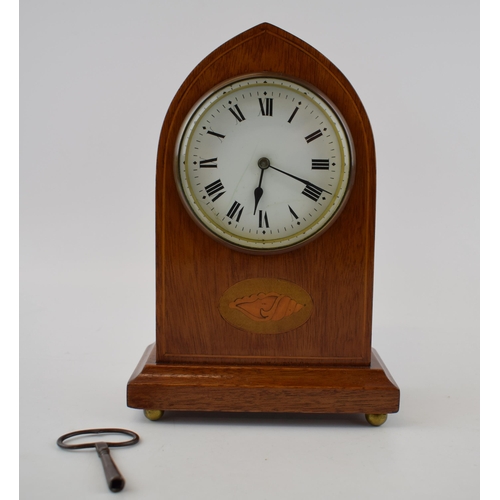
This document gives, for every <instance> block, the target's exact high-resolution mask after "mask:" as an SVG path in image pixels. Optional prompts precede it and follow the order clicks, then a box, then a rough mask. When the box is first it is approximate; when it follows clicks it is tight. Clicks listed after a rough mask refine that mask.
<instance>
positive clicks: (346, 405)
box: [127, 344, 399, 414]
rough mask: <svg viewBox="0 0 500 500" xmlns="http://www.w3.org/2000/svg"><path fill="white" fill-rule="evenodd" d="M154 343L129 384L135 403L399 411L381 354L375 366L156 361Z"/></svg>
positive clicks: (231, 408) (185, 408)
mask: <svg viewBox="0 0 500 500" xmlns="http://www.w3.org/2000/svg"><path fill="white" fill-rule="evenodd" d="M155 357H156V356H155V344H152V345H150V346H149V347H148V348H147V349H146V352H145V353H144V355H143V357H142V359H141V361H140V362H139V365H138V366H137V368H136V370H135V371H134V373H133V374H132V377H131V378H130V380H129V382H128V385H127V405H128V406H129V407H131V408H139V409H155V410H167V411H221V412H291V413H365V414H386V413H395V412H397V411H398V410H399V388H398V387H397V385H396V384H395V382H394V381H393V380H392V378H391V376H390V374H389V372H388V371H387V369H386V368H385V366H384V365H383V363H382V361H381V360H380V358H379V356H378V354H377V353H376V351H375V350H372V363H371V366H370V367H345V366H344V367H296V366H294V367H289V366H286V367H285V366H225V365H218V366H210V365H208V366H207V365H170V364H164V363H156V361H155Z"/></svg>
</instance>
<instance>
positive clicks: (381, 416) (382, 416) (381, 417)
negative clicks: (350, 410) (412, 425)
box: [365, 413, 387, 427]
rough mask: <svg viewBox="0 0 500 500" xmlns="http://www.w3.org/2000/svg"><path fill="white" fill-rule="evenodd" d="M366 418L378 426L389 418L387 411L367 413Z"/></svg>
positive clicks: (371, 423)
mask: <svg viewBox="0 0 500 500" xmlns="http://www.w3.org/2000/svg"><path fill="white" fill-rule="evenodd" d="M365 418H366V421H367V422H368V423H369V424H370V425H373V426H375V427H378V426H379V425H382V424H383V423H384V422H385V421H386V420H387V413H378V414H372V413H367V414H366V415H365Z"/></svg>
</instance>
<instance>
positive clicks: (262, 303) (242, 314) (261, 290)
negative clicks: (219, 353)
mask: <svg viewBox="0 0 500 500" xmlns="http://www.w3.org/2000/svg"><path fill="white" fill-rule="evenodd" d="M219 312H220V314H221V316H222V317H223V318H224V320H226V321H227V322H228V323H229V324H231V325H232V326H234V327H236V328H238V329H240V330H244V331H247V332H251V333H264V334H265V333H267V334H277V333H285V332H289V331H292V330H295V329H296V328H299V327H300V326H302V325H303V324H304V323H305V322H306V321H307V320H308V319H309V318H310V317H311V314H312V312H313V303H312V299H311V296H310V295H309V294H308V293H307V292H306V291H305V290H304V289H303V288H302V287H300V286H299V285H297V284H295V283H292V282H290V281H286V280H281V279H275V278H251V279H247V280H243V281H240V282H238V283H235V284H234V285H233V286H231V287H230V288H228V289H227V290H226V291H225V292H224V294H223V295H222V297H221V298H220V301H219Z"/></svg>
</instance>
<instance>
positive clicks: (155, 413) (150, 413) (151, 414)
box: [144, 410, 165, 421]
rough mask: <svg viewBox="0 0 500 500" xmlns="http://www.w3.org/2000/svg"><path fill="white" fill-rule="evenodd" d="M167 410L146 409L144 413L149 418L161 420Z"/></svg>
mask: <svg viewBox="0 0 500 500" xmlns="http://www.w3.org/2000/svg"><path fill="white" fill-rule="evenodd" d="M164 413H165V412H164V411H163V410H144V415H145V417H146V418H147V419H149V420H153V421H154V420H160V418H161V417H163V414H164Z"/></svg>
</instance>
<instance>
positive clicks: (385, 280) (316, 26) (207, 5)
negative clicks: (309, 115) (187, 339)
mask: <svg viewBox="0 0 500 500" xmlns="http://www.w3.org/2000/svg"><path fill="white" fill-rule="evenodd" d="M478 7H479V5H478V2H475V1H472V0H469V1H465V0H421V1H420V2H409V1H401V0H379V1H373V0H363V1H362V0H351V1H349V2H346V1H339V0H328V1H327V0H324V1H321V0H307V1H304V2H299V1H297V0H295V1H293V2H291V1H288V2H285V1H278V0H254V1H253V2H234V1H233V2H229V1H225V0H212V1H205V2H202V1H200V0H197V1H195V0H184V1H183V2H172V1H163V2H162V1H130V0H128V1H123V0H121V1H118V0H108V1H102V0H99V1H97V0H86V1H80V2H77V1H62V0H61V1H54V0H45V1H43V2H40V1H36V0H24V1H23V2H22V4H21V40H20V55H21V68H20V69H21V72H20V74H21V85H20V92H21V108H20V120H21V125H20V141H21V157H20V163H21V175H20V187H21V206H20V221H21V234H20V247H21V248H20V250H21V252H20V256H21V281H20V285H21V295H20V307H21V324H20V327H21V337H20V368H21V371H20V389H21V404H20V434H21V439H20V492H21V498H22V499H25V500H31V499H56V500H58V499H63V498H72V499H74V500H78V499H89V498H108V497H109V495H111V493H110V492H109V491H108V490H107V488H106V485H105V482H104V478H103V474H102V470H101V464H100V461H99V459H98V457H97V454H95V453H94V452H65V451H62V450H60V449H58V448H57V446H56V444H55V441H56V439H57V437H58V436H59V435H61V434H63V433H66V432H69V431H72V430H75V429H80V428H91V427H98V426H113V427H125V428H130V429H133V430H135V431H137V432H138V433H139V434H140V435H141V438H142V440H141V442H140V444H138V445H137V446H135V447H132V448H127V449H125V448H124V449H118V450H116V451H114V452H113V456H114V459H115V461H116V462H117V464H118V466H119V468H120V469H121V471H122V472H123V474H124V475H125V477H126V479H127V486H126V489H125V490H124V491H123V492H122V493H120V495H121V498H123V499H124V500H126V499H127V498H130V499H144V498H171V499H175V500H178V499H181V500H184V499H186V500H196V499H204V500H210V499H217V500H225V499H252V500H254V499H258V500H260V499H270V500H271V499H272V500H281V499H287V500H294V499H301V500H302V499H304V498H311V499H321V500H322V499H331V498H338V499H343V500H357V499H360V498H370V499H379V498H380V499H382V498H384V499H391V500H392V499H394V500H396V499H397V500H400V499H405V500H412V499H419V500H420V499H421V498H428V499H439V500H441V499H454V500H462V499H463V500H471V499H475V498H478V497H479V451H478V450H479V437H478V434H479V433H478V427H479V402H478V401H479V390H478V383H479V339H478V328H479V327H478V323H479V319H478V318H479V297H478V296H479V294H478V290H479V278H478V268H479V264H478V263H479V224H478V213H479V208H478V207H479V132H478V130H479V79H478V74H479V57H478V52H479V9H478ZM264 21H267V22H271V23H273V24H275V25H277V26H279V27H281V28H283V29H285V30H287V31H289V32H291V33H293V34H294V35H296V36H298V37H299V38H302V39H303V40H305V41H306V42H308V43H309V44H311V45H312V46H313V47H315V48H317V49H318V50H319V51H321V52H322V53H323V54H324V55H325V56H326V57H328V58H329V59H330V60H331V61H332V62H333V63H334V64H335V65H336V66H337V67H338V68H339V69H340V70H341V71H342V72H343V73H344V74H345V75H346V76H347V78H348V79H349V80H350V82H351V83H352V85H353V86H354V88H355V89H356V91H357V92H358V94H359V96H360V98H361V100H362V101H363V103H364V105H365V108H366V110H367V113H368V116H369V117H370V120H371V123H372V127H373V131H374V135H375V143H376V148H377V163H378V198H377V235H376V262H375V265H376V267H375V290H374V318H373V345H374V347H375V348H376V349H377V350H378V352H379V353H380V355H381V357H382V359H383V360H384V362H385V363H386V364H387V366H388V368H389V370H390V371H391V373H392V375H393V376H394V378H395V380H396V381H397V383H398V385H399V386H400V389H401V410H400V412H399V413H398V414H395V415H391V416H389V419H388V421H387V423H386V424H385V425H384V426H382V427H380V428H372V427H369V426H368V425H367V424H366V423H365V422H364V419H363V418H362V416H357V415H354V416H320V417H314V416H306V417H298V416H293V417H292V416H286V415H284V416H280V415H262V416H248V415H236V416H227V415H212V416H206V415H201V414H194V415H193V414H181V415H176V416H171V417H170V418H168V419H165V420H163V421H160V422H156V423H154V422H149V421H148V420H146V419H145V418H144V417H143V415H142V413H141V412H140V411H138V410H132V409H129V408H127V407H126V401H125V389H126V384H127V380H128V378H129V377H130V375H131V374H132V371H133V370H134V368H135V366H136V365H137V363H138V361H139V358H140V357H141V355H142V352H143V351H144V349H145V348H146V346H147V345H148V344H150V343H152V342H153V341H154V338H155V319H154V314H155V290H154V286H155V275H154V273H155V260H154V259H155V255H154V248H155V239H154V184H155V162H156V152H157V151H156V149H157V143H158V137H159V133H160V128H161V125H162V122H163V118H164V116H165V114H166V111H167V109H168V106H169V104H170V101H171V99H172V98H173V96H174V94H175V92H176V91H177V89H178V88H179V86H180V85H181V84H182V82H183V80H184V79H185V78H186V77H187V75H188V74H189V73H190V71H191V70H192V69H193V68H194V66H195V65H197V64H198V63H199V62H200V61H201V60H202V59H203V58H204V57H205V56H206V55H208V54H209V53H210V52H211V51H212V50H214V49H215V48H217V47H218V46H219V45H221V44H222V43H224V42H225V41H227V40H228V39H230V38H232V37H233V36H236V35H237V34H239V33H240V32H242V31H244V30H246V29H248V28H251V27H252V26H254V25H256V24H259V23H261V22H264Z"/></svg>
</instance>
